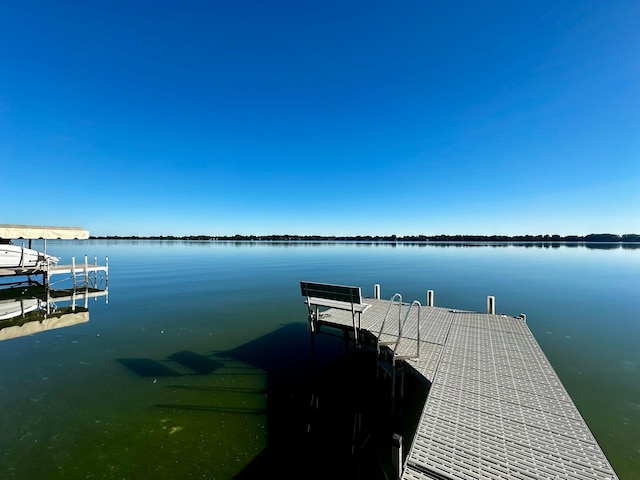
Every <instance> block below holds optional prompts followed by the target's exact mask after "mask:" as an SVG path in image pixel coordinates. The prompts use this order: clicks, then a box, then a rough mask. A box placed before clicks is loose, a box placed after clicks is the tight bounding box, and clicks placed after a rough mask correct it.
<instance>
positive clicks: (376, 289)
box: [373, 283, 380, 300]
mask: <svg viewBox="0 0 640 480" xmlns="http://www.w3.org/2000/svg"><path fill="white" fill-rule="evenodd" d="M373 298H375V299H376V300H380V284H379V283H376V284H375V285H374V286H373Z"/></svg>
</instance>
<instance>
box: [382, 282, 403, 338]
mask: <svg viewBox="0 0 640 480" xmlns="http://www.w3.org/2000/svg"><path fill="white" fill-rule="evenodd" d="M396 297H397V298H399V300H398V324H400V317H401V316H402V295H400V294H399V293H394V294H393V297H391V300H389V306H388V307H387V312H386V313H385V314H384V318H383V319H382V325H380V331H379V332H378V338H380V337H381V336H382V330H384V324H385V323H386V321H387V317H388V316H389V312H390V311H391V307H392V306H393V305H394V303H393V302H394V301H395V300H396Z"/></svg>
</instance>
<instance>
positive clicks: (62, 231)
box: [0, 224, 89, 240]
mask: <svg viewBox="0 0 640 480" xmlns="http://www.w3.org/2000/svg"><path fill="white" fill-rule="evenodd" d="M0 238H9V239H12V238H24V239H27V240H31V239H34V240H35V239H39V238H44V239H45V240H52V239H62V240H86V239H88V238H89V230H85V229H84V228H78V227H40V226H37V225H1V224H0Z"/></svg>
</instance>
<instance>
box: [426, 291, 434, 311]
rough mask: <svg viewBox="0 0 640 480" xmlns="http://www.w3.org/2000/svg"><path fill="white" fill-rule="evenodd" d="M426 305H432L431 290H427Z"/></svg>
mask: <svg viewBox="0 0 640 480" xmlns="http://www.w3.org/2000/svg"><path fill="white" fill-rule="evenodd" d="M427 307H433V290H427Z"/></svg>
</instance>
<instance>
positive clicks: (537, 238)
mask: <svg viewBox="0 0 640 480" xmlns="http://www.w3.org/2000/svg"><path fill="white" fill-rule="evenodd" d="M91 238H94V239H100V240H196V241H212V240H214V241H228V242H229V241H231V242H237V241H245V242H248V241H255V242H261V241H262V242H411V243H415V242H534V243H541V242H551V243H561V242H581V243H595V242H597V243H621V242H625V243H626V242H640V234H636V233H628V234H625V235H616V234H613V233H592V234H589V235H566V236H561V235H513V236H509V235H406V236H403V237H399V236H396V235H375V236H371V235H358V236H332V235H222V236H214V235H185V236H173V235H160V236H138V235H131V236H117V235H109V236H92V237H91Z"/></svg>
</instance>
